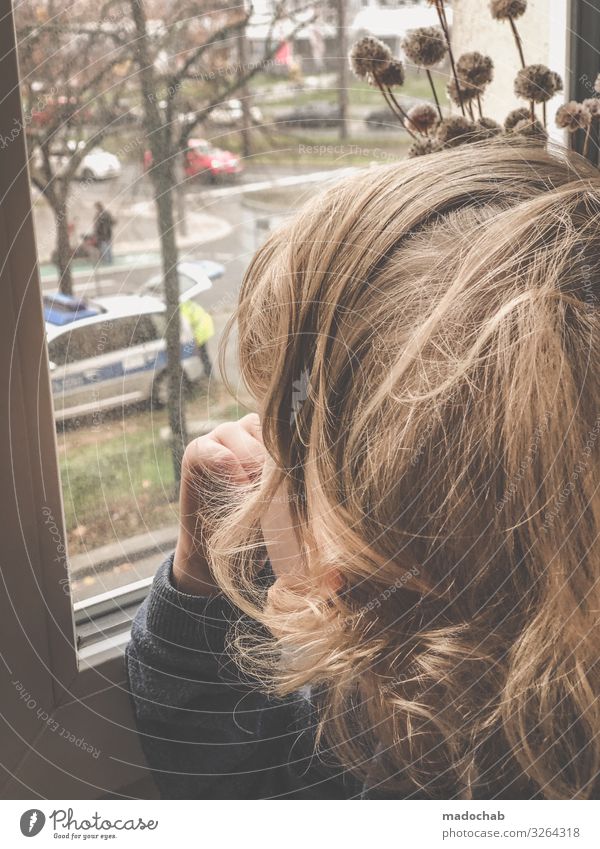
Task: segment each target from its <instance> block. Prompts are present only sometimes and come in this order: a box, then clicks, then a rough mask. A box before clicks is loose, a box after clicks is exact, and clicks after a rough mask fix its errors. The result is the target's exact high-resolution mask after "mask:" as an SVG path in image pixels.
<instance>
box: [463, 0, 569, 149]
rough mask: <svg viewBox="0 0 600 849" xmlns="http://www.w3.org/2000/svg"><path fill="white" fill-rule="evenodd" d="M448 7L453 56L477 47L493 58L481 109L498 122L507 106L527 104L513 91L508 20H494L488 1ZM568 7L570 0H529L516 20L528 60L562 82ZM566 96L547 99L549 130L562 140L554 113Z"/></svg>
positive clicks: (514, 60) (514, 63) (515, 60)
mask: <svg viewBox="0 0 600 849" xmlns="http://www.w3.org/2000/svg"><path fill="white" fill-rule="evenodd" d="M452 6H453V9H454V23H453V33H452V40H453V45H454V49H455V51H456V55H457V56H458V55H460V54H461V53H464V52H465V51H468V50H479V51H480V52H481V53H485V54H487V55H488V56H491V57H492V59H493V60H494V65H495V73H494V81H493V82H492V84H491V85H490V86H489V87H488V90H487V93H486V96H485V101H484V111H485V114H487V115H489V116H490V117H491V118H495V119H496V120H497V121H501V120H503V119H504V116H505V115H506V114H507V113H508V112H509V111H510V110H511V109H515V108H516V107H518V106H523V105H525V102H524V101H522V100H519V99H518V98H516V97H515V95H514V92H513V80H514V78H515V76H516V73H517V71H518V70H519V68H520V62H519V56H518V53H517V48H516V45H515V42H514V38H513V35H512V30H511V28H510V24H509V23H508V22H505V21H495V20H493V18H492V16H491V14H490V11H489V3H488V2H487V0H454V2H453V4H452ZM567 7H568V0H551V2H550V0H529V2H528V4H527V11H526V12H525V14H524V15H523V16H522V17H521V18H519V19H518V20H517V22H516V23H517V27H518V29H519V32H520V34H521V38H522V41H523V52H524V54H525V61H526V62H527V64H533V63H535V62H541V63H543V64H544V65H548V67H550V68H552V70H554V71H557V72H558V73H559V74H560V75H561V76H562V77H563V80H565V77H566V75H567V68H566V56H567V20H568V18H567V12H568V9H567ZM564 100H565V95H564V93H563V94H560V95H558V96H557V97H556V98H554V100H552V101H550V103H548V129H549V131H550V133H551V135H552V136H553V138H555V139H557V140H562V138H563V133H562V132H561V131H559V130H557V129H556V128H555V126H554V115H555V113H556V110H557V109H558V107H559V106H560V104H561V103H564Z"/></svg>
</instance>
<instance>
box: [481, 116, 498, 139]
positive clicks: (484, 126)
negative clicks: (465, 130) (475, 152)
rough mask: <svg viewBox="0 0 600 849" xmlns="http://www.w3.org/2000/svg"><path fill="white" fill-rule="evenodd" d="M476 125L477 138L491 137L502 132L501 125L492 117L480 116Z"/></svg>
mask: <svg viewBox="0 0 600 849" xmlns="http://www.w3.org/2000/svg"><path fill="white" fill-rule="evenodd" d="M476 126H477V138H478V139H492V138H494V137H495V136H499V135H500V134H501V133H502V127H501V126H500V124H499V123H498V122H497V121H494V120H493V118H480V119H479V121H477V124H476Z"/></svg>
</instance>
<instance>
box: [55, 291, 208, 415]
mask: <svg viewBox="0 0 600 849" xmlns="http://www.w3.org/2000/svg"><path fill="white" fill-rule="evenodd" d="M43 305H44V319H45V322H46V335H47V340H48V357H49V360H50V372H51V380H52V394H53V398H54V410H55V416H56V419H57V420H58V421H64V420H67V419H74V418H77V417H79V416H88V415H95V414H97V413H98V412H99V411H102V410H106V409H110V408H114V407H120V406H124V405H128V404H133V403H137V402H140V401H152V402H153V404H154V405H156V406H162V405H164V404H165V403H166V400H167V382H166V365H167V351H166V343H165V338H164V337H165V331H166V317H165V305H164V302H163V301H161V300H160V299H159V298H155V297H151V296H149V295H115V296H110V297H101V298H96V299H94V300H88V299H84V298H78V297H72V296H69V295H62V294H59V293H56V294H48V295H44V297H43ZM181 366H182V373H183V382H184V383H185V384H186V386H191V384H193V383H194V382H195V381H196V380H198V378H199V377H200V375H201V373H202V365H201V362H200V359H199V358H198V356H197V350H196V343H195V342H194V337H193V335H192V331H191V329H190V327H189V325H188V324H187V323H186V322H185V320H184V319H183V318H182V319H181Z"/></svg>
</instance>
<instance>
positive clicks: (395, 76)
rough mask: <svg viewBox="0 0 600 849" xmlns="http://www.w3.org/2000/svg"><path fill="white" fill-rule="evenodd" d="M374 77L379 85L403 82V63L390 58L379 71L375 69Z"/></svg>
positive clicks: (400, 83) (401, 83)
mask: <svg viewBox="0 0 600 849" xmlns="http://www.w3.org/2000/svg"><path fill="white" fill-rule="evenodd" d="M376 77H377V79H378V80H379V82H380V83H381V85H386V86H394V85H403V84H404V65H403V64H402V62H401V61H400V60H399V59H392V61H391V62H390V63H389V65H386V66H385V68H383V69H382V70H381V71H377V73H376Z"/></svg>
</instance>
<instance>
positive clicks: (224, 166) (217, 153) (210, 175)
mask: <svg viewBox="0 0 600 849" xmlns="http://www.w3.org/2000/svg"><path fill="white" fill-rule="evenodd" d="M151 167H152V154H151V152H150V151H149V150H147V151H146V152H145V153H144V168H145V169H146V171H147V170H148V169H149V168H151ZM242 170H243V166H242V163H241V162H240V160H239V157H238V156H236V155H235V153H231V151H229V150H221V148H219V147H213V145H212V144H211V143H210V142H208V141H206V140H205V139H189V140H188V144H187V150H186V151H185V164H184V171H185V175H186V177H204V178H205V179H206V180H212V181H215V180H219V179H223V178H225V177H231V178H235V177H237V176H238V175H239V174H241V173H242Z"/></svg>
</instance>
